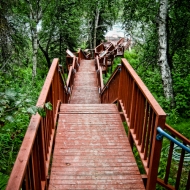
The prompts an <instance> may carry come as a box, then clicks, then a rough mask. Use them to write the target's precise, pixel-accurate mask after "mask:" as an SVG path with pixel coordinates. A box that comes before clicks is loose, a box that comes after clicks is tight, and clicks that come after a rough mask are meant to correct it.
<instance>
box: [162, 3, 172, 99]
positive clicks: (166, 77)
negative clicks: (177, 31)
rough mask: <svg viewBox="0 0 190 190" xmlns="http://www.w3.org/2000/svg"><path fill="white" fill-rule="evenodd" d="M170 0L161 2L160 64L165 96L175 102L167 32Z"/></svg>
mask: <svg viewBox="0 0 190 190" xmlns="http://www.w3.org/2000/svg"><path fill="white" fill-rule="evenodd" d="M167 8H168V0H160V10H159V28H158V35H159V58H158V64H159V66H160V68H161V76H162V82H163V89H164V95H165V97H166V98H167V99H171V102H173V98H174V97H173V88H172V77H171V71H170V67H169V64H168V59H167V30H166V17H167Z"/></svg>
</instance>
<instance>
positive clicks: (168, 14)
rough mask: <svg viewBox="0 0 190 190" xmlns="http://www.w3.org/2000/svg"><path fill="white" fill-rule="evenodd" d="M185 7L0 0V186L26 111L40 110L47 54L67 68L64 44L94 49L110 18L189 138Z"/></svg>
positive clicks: (136, 1)
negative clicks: (121, 30)
mask: <svg viewBox="0 0 190 190" xmlns="http://www.w3.org/2000/svg"><path fill="white" fill-rule="evenodd" d="M189 10H190V3H189V1H188V0H183V1H181V0H156V1H155V0H109V1H108V0H91V1H88V0H86V1H84V0H81V1H76V0H64V1H63V0H55V1H52V0H1V1H0V189H4V188H5V186H6V183H7V181H8V178H9V175H10V173H11V170H12V167H13V164H14V161H15V159H16V155H17V153H18V150H19V148H20V145H21V143H22V140H23V137H24V134H25V131H26V129H27V126H28V123H29V120H30V118H31V115H32V114H35V113H36V112H43V110H41V109H40V108H39V107H36V106H35V105H36V101H37V98H38V96H39V94H40V91H41V88H42V85H43V83H44V80H45V78H46V75H47V72H48V70H49V68H50V66H51V62H52V60H53V58H59V60H60V64H62V65H63V66H65V55H66V53H65V51H66V49H70V50H71V51H72V52H76V51H77V50H78V49H79V48H82V49H94V48H95V47H96V46H97V45H98V44H99V43H101V42H102V41H105V33H106V32H107V31H109V30H110V29H111V28H112V26H113V25H114V24H115V23H116V22H119V23H122V26H123V29H124V30H125V32H126V38H131V39H132V42H133V43H132V50H131V51H126V52H125V54H124V57H125V58H126V59H127V60H128V61H129V63H130V64H131V65H132V67H133V68H134V69H135V71H136V72H137V73H138V75H139V76H140V77H141V78H142V80H143V81H144V83H145V84H146V85H147V87H148V88H149V90H150V91H151V93H152V94H153V95H154V97H155V98H156V100H157V101H158V102H159V104H160V105H161V106H162V108H163V109H164V111H165V112H166V113H167V123H168V124H170V125H171V126H172V127H174V128H175V129H176V130H177V131H179V132H180V133H181V134H183V135H184V136H186V137H187V138H188V139H190V56H189V54H190V12H189ZM114 62H115V65H117V64H118V63H119V62H120V59H116V60H114ZM109 76H111V72H109V73H108V75H107V77H105V78H104V81H105V82H106V80H108V78H109ZM47 106H49V105H47Z"/></svg>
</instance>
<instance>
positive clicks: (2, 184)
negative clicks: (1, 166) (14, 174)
mask: <svg viewBox="0 0 190 190" xmlns="http://www.w3.org/2000/svg"><path fill="white" fill-rule="evenodd" d="M0 179H1V180H0V189H2V190H3V189H5V187H6V185H7V182H8V179H9V176H8V175H5V174H3V173H1V172H0Z"/></svg>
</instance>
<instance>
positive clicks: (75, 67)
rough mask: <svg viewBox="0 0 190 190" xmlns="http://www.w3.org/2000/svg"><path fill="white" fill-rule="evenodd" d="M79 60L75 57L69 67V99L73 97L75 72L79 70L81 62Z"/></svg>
mask: <svg viewBox="0 0 190 190" xmlns="http://www.w3.org/2000/svg"><path fill="white" fill-rule="evenodd" d="M77 61H78V59H77V57H73V62H72V66H70V67H69V74H68V77H67V81H66V84H67V91H68V96H69V97H68V99H70V97H71V94H72V87H73V83H74V77H75V73H76V71H78V68H79V64H78V63H77ZM68 101H69V100H68Z"/></svg>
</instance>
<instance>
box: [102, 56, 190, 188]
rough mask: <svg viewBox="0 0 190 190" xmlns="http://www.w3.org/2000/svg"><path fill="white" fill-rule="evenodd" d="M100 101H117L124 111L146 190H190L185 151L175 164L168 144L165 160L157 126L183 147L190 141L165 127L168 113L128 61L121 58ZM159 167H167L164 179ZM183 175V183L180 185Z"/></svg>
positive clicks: (130, 139)
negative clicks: (142, 168) (157, 188)
mask: <svg viewBox="0 0 190 190" xmlns="http://www.w3.org/2000/svg"><path fill="white" fill-rule="evenodd" d="M101 102H102V103H114V102H117V104H118V109H119V111H123V115H121V116H122V119H123V118H124V120H125V121H126V122H127V124H128V127H129V131H128V137H129V142H130V144H131V146H132V147H133V144H134V143H135V145H136V147H137V150H138V153H139V156H140V158H141V161H142V164H143V166H144V169H145V171H146V174H147V175H142V177H143V180H144V182H145V185H146V189H148V190H153V189H155V188H156V183H157V184H159V185H161V186H162V187H165V188H166V189H172V190H174V189H179V188H180V187H182V189H189V188H190V171H189V168H186V166H185V165H183V163H184V160H185V151H184V150H182V151H181V153H180V155H179V160H178V161H175V162H174V161H173V162H172V155H173V154H174V153H173V151H174V143H173V142H169V143H167V145H168V153H165V154H166V155H165V158H164V161H162V160H163V158H161V157H160V155H162V157H163V155H164V153H163V151H164V147H162V143H161V141H158V140H156V135H157V127H158V126H160V127H161V128H162V129H164V130H165V131H166V132H168V133H169V134H171V136H173V137H174V138H176V139H177V140H179V141H180V142H182V143H183V144H184V145H189V146H190V140H188V139H187V138H185V137H184V136H183V135H181V134H180V133H178V132H177V131H176V130H174V129H173V128H172V127H170V126H169V125H167V124H165V118H166V114H165V113H164V111H163V110H162V108H161V107H160V106H159V104H158V103H157V102H156V100H155V99H154V97H153V96H152V95H151V93H150V92H149V90H148V89H147V87H146V86H145V85H144V83H143V82H142V81H141V79H140V78H139V76H138V75H137V74H136V73H135V71H134V70H133V68H132V67H131V66H130V65H129V63H128V62H127V61H126V60H125V59H122V63H121V65H118V67H117V68H116V70H115V71H114V73H113V74H112V76H111V77H110V79H109V80H108V82H107V84H106V85H105V86H104V88H103V89H102V91H101ZM161 153H162V154H161ZM163 163H164V164H163ZM172 163H173V164H172ZM159 167H160V168H163V167H164V168H165V173H162V174H163V175H162V176H164V178H163V179H162V178H161V177H160V178H159V177H158V168H159ZM182 174H184V175H183V182H181V183H180V180H181V175H182ZM170 175H171V176H170ZM169 176H170V181H171V177H172V183H171V182H169ZM184 176H185V178H184ZM173 181H174V182H173ZM184 181H185V182H184Z"/></svg>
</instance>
